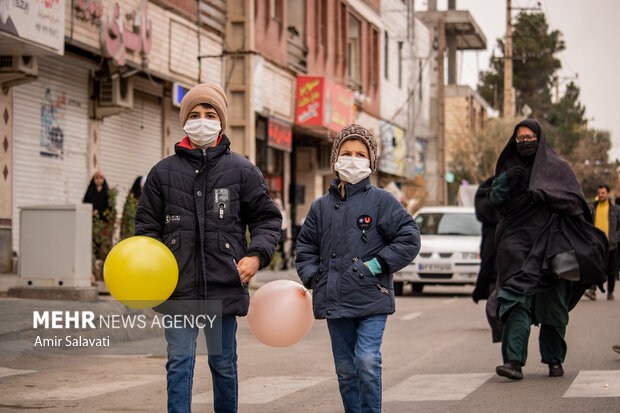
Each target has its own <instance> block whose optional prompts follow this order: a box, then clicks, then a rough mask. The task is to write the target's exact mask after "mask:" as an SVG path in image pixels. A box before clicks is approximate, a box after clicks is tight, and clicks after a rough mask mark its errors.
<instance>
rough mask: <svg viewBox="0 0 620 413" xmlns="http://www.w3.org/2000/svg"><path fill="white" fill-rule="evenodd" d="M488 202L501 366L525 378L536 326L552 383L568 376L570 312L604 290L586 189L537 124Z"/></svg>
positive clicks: (520, 138)
mask: <svg viewBox="0 0 620 413" xmlns="http://www.w3.org/2000/svg"><path fill="white" fill-rule="evenodd" d="M489 202H490V203H491V205H493V206H494V207H495V208H496V209H497V210H498V212H499V214H500V218H499V222H498V224H497V227H496V247H497V261H496V265H497V273H498V278H499V287H500V289H499V292H498V301H499V315H500V317H501V320H502V322H503V324H504V329H503V332H502V358H503V362H504V364H503V365H500V366H497V368H496V373H497V374H498V375H500V376H503V377H507V378H509V379H513V380H520V379H522V378H523V372H522V366H524V365H525V362H526V359H527V347H528V339H529V335H530V328H531V324H532V323H534V324H540V334H539V345H540V353H541V356H542V362H543V363H546V364H547V365H548V367H549V376H551V377H558V376H562V375H564V369H563V366H562V363H563V362H564V359H565V356H566V350H567V346H566V341H565V340H564V337H565V334H566V325H567V324H568V312H569V310H570V309H571V308H572V307H573V306H574V305H575V304H576V303H577V301H578V300H579V298H580V297H581V296H582V295H583V293H584V291H585V290H586V288H588V286H589V285H592V284H598V285H600V284H602V282H603V281H604V274H601V273H602V272H603V268H605V265H606V259H607V257H606V252H607V242H606V239H605V237H604V234H603V233H602V232H600V231H599V230H598V229H596V228H595V227H594V226H593V225H592V219H591V216H590V211H589V209H588V206H587V203H586V201H585V197H584V195H583V192H582V190H581V185H580V184H579V181H578V180H577V177H576V176H575V173H574V172H573V171H572V169H571V168H570V166H569V165H568V163H567V162H566V161H565V160H564V159H562V158H561V157H560V156H558V155H557V153H556V152H555V151H554V150H553V149H552V148H551V145H550V144H549V142H548V141H547V138H546V136H545V133H544V131H543V128H542V125H541V124H540V123H539V122H538V121H536V120H533V119H527V120H524V121H522V122H520V123H519V124H518V125H517V126H516V127H515V129H514V132H513V134H512V136H511V137H510V139H509V141H508V143H507V145H506V147H505V148H504V150H503V151H502V153H501V154H500V156H499V159H498V161H497V166H496V173H495V179H494V180H493V184H492V189H491V191H490V192H489Z"/></svg>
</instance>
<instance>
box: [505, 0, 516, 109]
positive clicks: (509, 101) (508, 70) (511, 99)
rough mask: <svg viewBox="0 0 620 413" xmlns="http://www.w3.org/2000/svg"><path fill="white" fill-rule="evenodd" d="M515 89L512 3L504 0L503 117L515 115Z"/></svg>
mask: <svg viewBox="0 0 620 413" xmlns="http://www.w3.org/2000/svg"><path fill="white" fill-rule="evenodd" d="M515 111H516V110H515V89H514V88H513V87H512V5H511V0H506V39H505V40H504V110H503V115H504V117H505V118H513V117H514V116H515Z"/></svg>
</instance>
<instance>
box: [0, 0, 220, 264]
mask: <svg viewBox="0 0 620 413" xmlns="http://www.w3.org/2000/svg"><path fill="white" fill-rule="evenodd" d="M209 3H210V4H213V3H217V4H219V6H220V9H221V13H220V14H219V15H218V14H217V13H215V12H217V10H216V9H214V8H211V9H212V11H211V13H210V14H209V15H205V14H204V13H203V12H201V10H199V9H202V8H203V7H204V6H205V5H206V2H195V1H171V0H158V1H146V0H127V1H122V2H120V1H113V0H89V1H82V2H72V1H68V0H58V1H55V2H30V5H31V6H32V7H33V8H38V9H37V10H34V9H31V10H30V13H31V14H28V15H25V14H24V10H23V9H20V8H19V7H17V6H15V5H14V4H13V3H11V5H10V6H9V9H8V13H7V16H8V18H9V19H10V20H11V21H12V22H13V23H14V24H13V26H10V27H13V28H14V29H15V30H13V32H11V29H6V30H5V28H7V27H9V25H8V24H5V25H4V26H2V27H3V29H0V30H1V31H0V38H1V39H0V40H1V41H0V56H2V58H0V60H1V61H2V63H0V83H2V87H3V91H4V92H3V93H2V96H0V106H1V107H2V110H3V120H2V132H3V137H2V140H3V145H2V149H1V152H2V155H0V162H1V164H2V165H1V166H0V170H2V171H3V173H2V175H1V176H0V181H1V183H0V185H1V186H2V190H1V191H0V251H1V252H0V257H1V259H0V272H4V271H9V270H11V267H12V265H11V260H10V258H11V256H12V255H13V252H19V228H20V223H19V210H20V207H23V206H28V205H54V204H75V203H79V202H81V200H82V197H83V196H84V193H85V191H86V188H87V185H88V183H89V181H90V178H91V176H92V175H93V173H94V172H95V171H97V170H101V171H102V172H103V174H104V175H105V177H106V180H107V182H108V184H109V185H110V187H116V188H117V189H118V193H119V195H118V198H117V208H118V210H119V211H120V210H122V204H123V202H124V200H125V196H126V195H127V193H128V191H129V188H130V186H131V184H132V183H133V181H134V179H135V178H136V177H137V176H140V175H146V174H147V173H148V171H149V170H150V168H151V167H152V166H153V165H154V164H155V163H156V162H157V161H159V160H160V159H161V158H163V157H165V156H167V155H169V154H171V153H173V151H174V143H175V142H177V141H179V140H180V139H181V138H182V137H183V135H184V133H183V131H182V128H181V123H180V121H179V119H178V116H179V110H178V102H179V99H180V97H182V93H181V94H180V95H179V93H177V91H178V90H182V88H181V87H182V86H185V88H187V87H190V86H192V85H194V84H196V83H197V82H199V81H212V82H216V83H221V82H222V77H223V70H222V67H223V59H222V58H212V59H202V60H201V59H197V56H222V54H223V53H222V52H223V47H224V42H223V34H224V30H225V23H226V20H225V9H224V8H225V6H226V2H223V1H222V2H217V1H215V2H214V1H210V2H209ZM198 6H199V7H198ZM32 16H35V17H36V18H35V17H32ZM5 17H6V16H4V17H3V18H5ZM197 21H198V22H199V23H197ZM42 32H43V33H42ZM13 269H14V268H13Z"/></svg>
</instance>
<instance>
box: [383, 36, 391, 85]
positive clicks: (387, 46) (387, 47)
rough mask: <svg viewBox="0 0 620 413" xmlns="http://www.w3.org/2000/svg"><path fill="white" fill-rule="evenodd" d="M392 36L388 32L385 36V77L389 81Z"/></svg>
mask: <svg viewBox="0 0 620 413" xmlns="http://www.w3.org/2000/svg"><path fill="white" fill-rule="evenodd" d="M389 52H390V36H389V35H388V32H387V30H386V31H385V34H384V36H383V70H384V72H383V76H384V77H385V79H386V80H387V79H389V74H388V73H389V64H388V63H389V61H390V53H389Z"/></svg>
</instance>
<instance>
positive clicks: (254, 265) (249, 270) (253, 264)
mask: <svg viewBox="0 0 620 413" xmlns="http://www.w3.org/2000/svg"><path fill="white" fill-rule="evenodd" d="M258 267H260V259H259V258H258V257H257V256H255V255H254V256H251V257H243V258H241V261H239V263H238V264H237V269H238V270H239V275H240V276H241V281H243V283H244V284H245V283H247V282H250V279H252V277H254V276H255V275H256V271H258Z"/></svg>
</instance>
